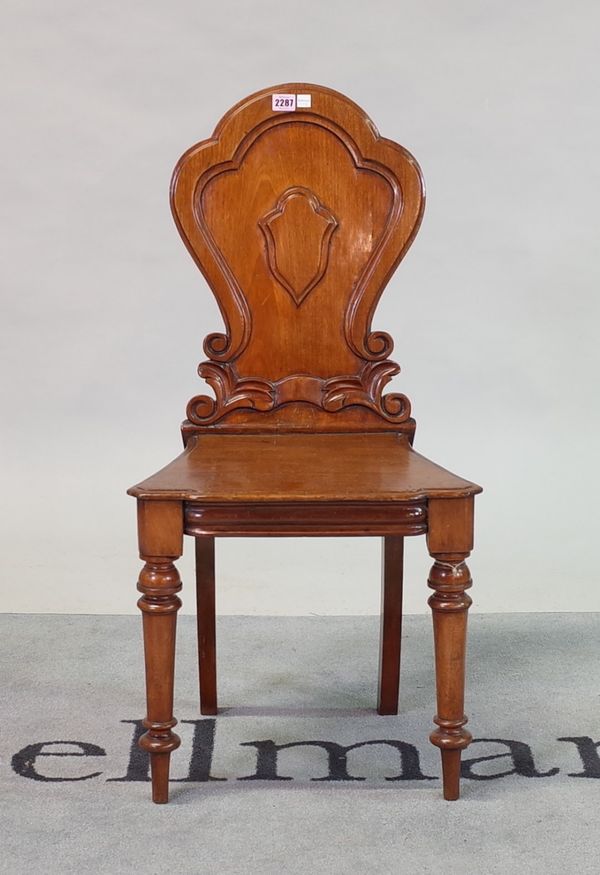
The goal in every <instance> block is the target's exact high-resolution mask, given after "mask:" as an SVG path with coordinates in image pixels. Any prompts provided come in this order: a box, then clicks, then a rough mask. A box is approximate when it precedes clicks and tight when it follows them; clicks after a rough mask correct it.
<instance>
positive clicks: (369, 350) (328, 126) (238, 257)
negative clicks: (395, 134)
mask: <svg viewBox="0 0 600 875" xmlns="http://www.w3.org/2000/svg"><path fill="white" fill-rule="evenodd" d="M273 90H274V89H268V90H265V91H263V92H259V93H258V94H255V95H252V96H251V97H249V98H248V99H247V100H245V101H242V102H241V103H240V104H238V105H237V106H236V107H234V108H233V109H232V110H231V111H230V112H229V113H227V115H226V116H225V117H224V118H223V120H222V121H221V122H220V123H219V125H218V126H217V129H216V130H215V133H214V135H213V138H212V139H210V140H206V141H204V142H202V143H199V144H198V145H197V146H194V147H192V149H190V150H189V151H188V152H187V153H186V154H185V155H184V156H183V158H182V159H181V161H180V162H179V164H178V166H177V168H176V170H175V174H174V177H173V183H172V207H173V214H174V216H175V220H176V223H177V226H178V228H179V231H180V233H181V235H182V237H183V239H184V242H185V243H186V245H187V247H188V249H189V251H190V253H191V254H192V256H193V257H194V259H195V261H196V263H197V264H198V266H199V267H200V269H201V270H202V272H203V273H204V275H205V277H206V279H207V281H208V282H209V284H210V286H211V288H212V290H213V292H214V294H215V296H216V298H217V301H218V303H219V307H220V310H221V313H222V315H223V319H224V322H225V332H224V333H215V334H211V335H209V336H208V337H207V338H206V341H205V347H204V348H205V352H206V354H207V356H208V357H209V361H206V362H202V363H201V364H200V366H199V369H198V371H199V374H200V376H202V377H204V378H205V379H206V380H207V382H208V383H209V384H210V386H211V387H212V388H213V390H214V392H215V398H211V397H209V396H206V395H200V396H197V397H195V398H193V399H192V400H191V401H190V403H189V406H188V419H189V422H188V424H187V429H186V432H185V433H186V434H188V435H189V433H190V428H192V429H193V428H198V429H201V428H203V427H206V426H216V425H218V426H219V427H221V426H222V427H227V417H228V416H232V417H233V419H232V421H234V420H235V422H236V427H239V426H240V425H243V417H242V419H240V416H241V414H242V413H243V411H248V417H249V418H250V419H252V424H253V426H256V417H255V414H256V413H260V412H263V413H269V414H273V412H274V411H277V412H278V413H277V419H276V422H277V426H276V427H277V428H279V427H287V428H291V429H293V428H294V427H295V426H296V425H297V419H298V417H299V416H303V414H302V413H301V411H300V408H299V407H298V405H300V406H302V405H310V406H313V407H315V408H318V409H319V410H321V411H323V412H324V414H325V413H327V414H328V415H329V414H333V413H336V414H337V413H340V412H342V411H344V416H345V418H346V419H347V421H348V426H349V428H352V421H353V416H354V413H353V411H359V410H363V411H364V410H368V411H370V413H369V415H370V416H373V417H374V420H373V423H375V425H374V427H377V426H376V423H381V427H382V428H387V429H390V428H394V429H397V430H399V431H410V430H411V429H412V428H414V423H413V421H412V420H411V419H410V405H409V402H408V400H407V398H406V397H405V396H404V395H400V394H392V395H387V396H386V395H383V388H384V386H385V385H386V384H387V382H388V381H389V380H390V379H391V377H392V376H394V375H395V374H397V373H398V372H399V367H398V365H396V364H395V363H393V362H391V361H390V360H389V358H388V356H389V355H390V353H391V351H392V348H393V342H392V339H391V337H390V336H389V335H388V334H387V333H386V332H383V331H373V330H372V329H371V320H372V317H373V312H374V310H375V307H376V304H377V301H378V299H379V297H380V295H381V292H382V290H383V288H384V287H385V285H386V283H387V282H388V280H389V278H390V276H391V275H392V273H393V271H394V269H395V267H396V266H397V264H398V263H399V261H400V260H401V258H402V257H403V255H404V253H405V252H406V250H407V249H408V247H409V245H410V243H411V242H412V239H413V238H414V235H415V233H416V230H417V228H418V225H419V222H420V219H421V214H422V209H423V202H424V193H423V183H422V178H421V175H420V171H419V168H418V166H417V164H416V162H415V161H414V159H413V158H412V156H410V155H409V153H407V152H406V151H405V150H404V149H403V148H402V147H401V146H398V145H397V144H395V143H392V142H391V141H389V140H384V139H382V138H381V137H380V136H379V134H378V132H377V130H376V129H375V127H374V125H373V123H372V122H371V121H370V119H369V118H368V117H367V116H366V115H365V114H364V113H363V111H362V110H360V109H359V107H357V106H356V105H355V104H353V103H352V102H351V101H349V100H348V99H347V98H345V97H344V96H343V95H340V94H338V93H337V92H334V91H331V90H329V89H326V88H321V87H319V86H310V85H305V84H301V85H293V84H292V85H286V86H285V87H284V86H277V90H278V91H283V90H285V91H286V93H295V92H301V93H309V94H311V95H312V107H311V109H310V110H306V111H304V110H303V111H297V112H285V113H274V112H273V111H272V108H271V94H272V93H273ZM234 411H235V415H234ZM305 419H306V417H305ZM265 421H266V422H267V421H269V422H270V421H273V420H272V416H269V417H266V419H265ZM355 421H356V427H359V423H364V415H363V414H360V415H359V414H358V412H357V413H356V416H355Z"/></svg>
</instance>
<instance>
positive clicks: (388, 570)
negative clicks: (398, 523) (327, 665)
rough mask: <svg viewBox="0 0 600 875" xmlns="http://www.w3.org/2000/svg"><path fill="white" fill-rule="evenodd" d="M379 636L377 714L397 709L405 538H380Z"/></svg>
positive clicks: (395, 536) (392, 711)
mask: <svg viewBox="0 0 600 875" xmlns="http://www.w3.org/2000/svg"><path fill="white" fill-rule="evenodd" d="M382 548H383V556H382V574H381V637H380V652H379V697H378V702H377V712H378V713H379V714H397V713H398V689H399V685H400V656H401V640H402V637H401V636H402V576H403V570H404V538H403V537H401V536H397V535H388V536H386V537H384V538H382Z"/></svg>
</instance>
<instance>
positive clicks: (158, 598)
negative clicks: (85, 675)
mask: <svg viewBox="0 0 600 875" xmlns="http://www.w3.org/2000/svg"><path fill="white" fill-rule="evenodd" d="M182 522H183V514H182V509H181V504H178V503H175V502H173V503H172V502H163V501H156V502H153V501H140V502H139V505H138V527H139V541H140V556H141V558H142V559H143V560H144V561H145V563H146V564H145V565H144V567H143V569H142V571H141V574H140V578H139V581H138V589H139V590H140V592H141V593H142V597H141V598H140V600H139V601H138V607H139V608H140V609H141V611H142V617H143V628H144V654H145V665H146V704H147V712H146V718H145V719H144V726H145V727H146V730H147V731H146V732H145V733H144V735H142V737H141V738H140V741H139V744H140V747H141V748H142V750H145V751H147V752H148V753H149V754H150V767H151V774H152V801H153V802H168V799H169V764H170V758H171V752H172V751H173V750H175V749H176V748H177V747H179V744H180V739H179V736H178V735H176V734H175V733H174V732H173V731H172V730H173V727H174V726H175V725H176V723H177V721H176V720H175V718H174V717H173V686H174V672H175V627H176V622H177V611H178V610H179V608H180V607H181V600H180V599H179V597H178V595H177V593H178V592H179V590H180V589H181V580H180V578H179V573H178V571H177V569H176V568H175V565H174V564H173V560H174V559H176V558H177V557H178V556H180V555H181V552H182V546H183V528H182Z"/></svg>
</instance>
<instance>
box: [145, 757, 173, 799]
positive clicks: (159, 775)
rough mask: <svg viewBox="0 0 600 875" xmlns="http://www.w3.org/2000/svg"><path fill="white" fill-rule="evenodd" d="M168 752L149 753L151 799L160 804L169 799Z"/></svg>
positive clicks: (169, 758) (169, 759)
mask: <svg viewBox="0 0 600 875" xmlns="http://www.w3.org/2000/svg"><path fill="white" fill-rule="evenodd" d="M170 761H171V754H170V753H155V754H151V755H150V772H151V775H152V801H153V802H155V803H157V804H158V805H162V804H164V803H166V802H168V801H169V766H170Z"/></svg>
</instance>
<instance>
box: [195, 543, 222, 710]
mask: <svg viewBox="0 0 600 875" xmlns="http://www.w3.org/2000/svg"><path fill="white" fill-rule="evenodd" d="M196 599H197V620H198V667H199V674H200V713H201V714H216V713H217V654H216V616H215V539H214V537H210V536H207V535H203V536H201V537H198V538H196Z"/></svg>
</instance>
